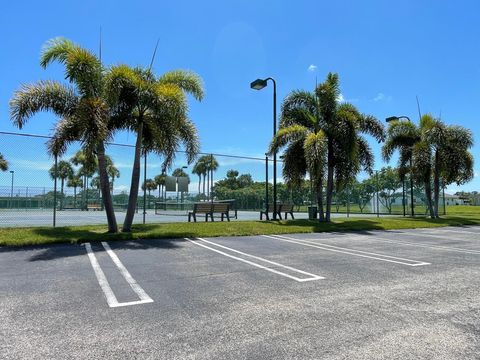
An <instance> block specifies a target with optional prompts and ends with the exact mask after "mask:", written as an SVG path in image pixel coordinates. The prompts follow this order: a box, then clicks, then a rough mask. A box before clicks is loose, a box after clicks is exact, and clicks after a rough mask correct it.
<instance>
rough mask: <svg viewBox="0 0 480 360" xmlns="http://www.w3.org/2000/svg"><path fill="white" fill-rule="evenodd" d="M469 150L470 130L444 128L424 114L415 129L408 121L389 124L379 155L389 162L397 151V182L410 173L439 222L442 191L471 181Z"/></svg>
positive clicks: (471, 171)
mask: <svg viewBox="0 0 480 360" xmlns="http://www.w3.org/2000/svg"><path fill="white" fill-rule="evenodd" d="M472 146H473V135H472V132H471V131H470V130H467V129H465V128H463V127H461V126H455V125H446V124H445V123H444V122H443V121H441V120H440V119H437V118H435V117H433V116H432V115H430V114H425V115H423V116H422V117H421V118H420V122H419V124H418V125H415V124H414V123H412V122H411V121H400V120H396V121H392V122H391V123H390V125H389V128H388V131H387V140H386V142H385V144H384V146H383V148H382V155H383V158H384V159H385V160H386V161H389V160H390V159H391V157H392V155H393V153H394V152H395V151H396V150H398V151H399V153H400V156H399V160H398V166H399V175H400V178H401V179H403V178H404V177H405V175H406V174H407V173H410V174H411V176H412V177H413V179H414V180H415V182H416V183H417V184H419V185H422V186H423V187H424V188H425V198H426V200H427V201H426V202H427V208H428V211H429V214H430V217H431V218H438V217H439V214H438V208H439V200H440V190H441V188H442V187H445V186H448V185H450V184H452V183H456V184H457V185H462V184H464V183H466V182H468V181H470V180H471V179H473V176H474V170H473V156H472V154H471V153H470V151H469V149H470V148H471V147H472ZM410 164H412V166H411V167H410ZM432 187H433V189H432ZM432 196H433V199H432Z"/></svg>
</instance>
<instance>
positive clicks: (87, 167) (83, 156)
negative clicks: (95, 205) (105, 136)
mask: <svg viewBox="0 0 480 360" xmlns="http://www.w3.org/2000/svg"><path fill="white" fill-rule="evenodd" d="M106 159H107V158H106ZM70 161H71V162H72V164H73V165H75V166H79V169H78V172H77V174H78V175H79V176H81V177H82V179H83V180H82V183H83V192H82V201H83V203H84V204H83V208H84V210H86V208H87V196H88V184H89V181H88V179H89V178H91V177H92V176H93V174H95V172H96V171H97V169H98V160H97V159H96V158H95V157H93V156H88V154H87V153H86V152H85V151H83V150H78V151H77V152H76V153H75V155H73V156H72V158H71V159H70ZM105 162H107V161H105Z"/></svg>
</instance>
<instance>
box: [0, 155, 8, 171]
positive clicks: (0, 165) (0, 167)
mask: <svg viewBox="0 0 480 360" xmlns="http://www.w3.org/2000/svg"><path fill="white" fill-rule="evenodd" d="M7 170H8V161H7V160H6V159H5V158H4V157H3V154H2V153H0V171H7Z"/></svg>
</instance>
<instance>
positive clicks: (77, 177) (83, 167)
mask: <svg viewBox="0 0 480 360" xmlns="http://www.w3.org/2000/svg"><path fill="white" fill-rule="evenodd" d="M105 162H106V164H107V169H106V170H107V174H108V177H109V184H110V185H109V187H110V191H113V186H114V183H115V179H116V178H119V177H120V171H119V170H118V169H117V168H116V167H115V165H114V164H113V161H112V159H111V158H110V156H108V155H105ZM75 166H76V167H78V169H77V171H75V168H74V167H75ZM96 172H98V161H97V160H96V159H95V158H92V157H88V156H86V154H85V152H84V151H83V150H79V151H77V152H76V153H75V155H74V156H73V157H72V158H71V159H70V160H69V161H67V160H60V161H58V163H57V165H56V166H55V165H53V166H52V167H51V168H50V170H49V174H50V177H51V178H52V179H55V178H57V179H59V180H60V193H61V194H62V199H63V198H64V197H63V195H64V186H65V181H66V185H67V187H72V188H73V189H74V207H76V200H77V188H79V187H80V188H83V191H84V193H86V191H87V189H88V180H89V178H92V180H91V182H90V186H92V187H95V188H97V189H100V186H101V183H100V177H99V176H95V177H94V175H95V173H96ZM85 206H86V204H85ZM62 208H63V200H62V201H61V203H60V209H62Z"/></svg>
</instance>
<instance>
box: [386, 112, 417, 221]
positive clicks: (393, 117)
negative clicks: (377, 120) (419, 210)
mask: <svg viewBox="0 0 480 360" xmlns="http://www.w3.org/2000/svg"><path fill="white" fill-rule="evenodd" d="M402 119H405V120H408V121H410V122H412V120H410V118H409V117H408V116H405V115H402V116H389V117H387V118H386V119H385V121H386V122H387V123H390V122H392V121H400V120H402ZM412 158H413V153H412V154H411V156H410V208H411V212H412V216H415V210H414V205H413V161H412Z"/></svg>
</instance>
